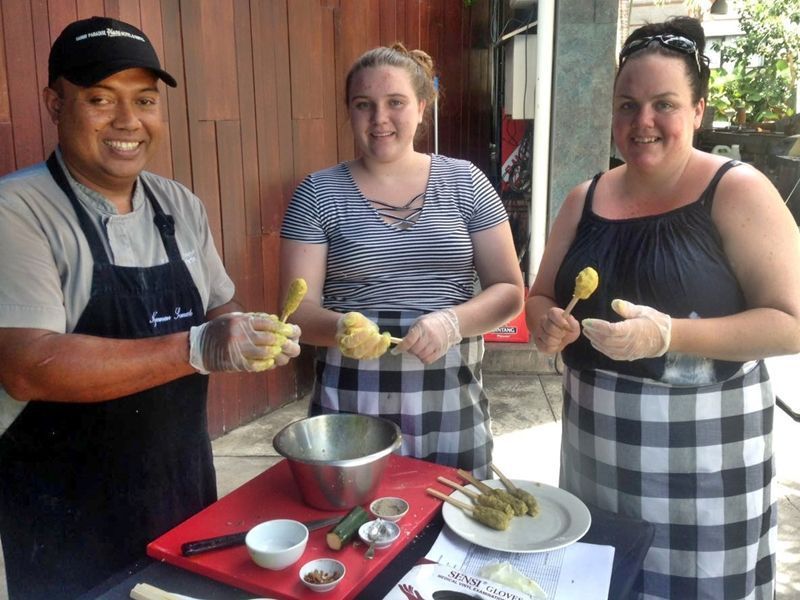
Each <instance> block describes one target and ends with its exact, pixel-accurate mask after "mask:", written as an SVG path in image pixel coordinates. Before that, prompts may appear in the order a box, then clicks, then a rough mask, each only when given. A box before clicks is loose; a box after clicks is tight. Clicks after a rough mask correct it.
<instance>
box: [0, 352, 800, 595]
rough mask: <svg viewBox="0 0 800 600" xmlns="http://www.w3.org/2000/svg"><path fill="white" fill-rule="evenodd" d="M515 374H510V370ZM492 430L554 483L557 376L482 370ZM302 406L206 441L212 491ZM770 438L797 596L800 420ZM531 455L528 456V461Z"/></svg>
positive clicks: (255, 467)
mask: <svg viewBox="0 0 800 600" xmlns="http://www.w3.org/2000/svg"><path fill="white" fill-rule="evenodd" d="M799 370H800V357H787V358H785V359H784V358H781V359H774V360H773V361H770V372H771V373H772V377H773V380H774V382H775V384H776V389H777V391H778V393H779V394H780V395H781V396H782V397H783V398H784V399H786V400H787V401H788V402H790V403H791V404H792V405H793V406H794V408H795V410H800V392H793V390H792V385H791V383H792V379H793V376H794V374H795V373H797V372H798V371H799ZM515 372H516V371H515ZM485 380H486V388H487V394H488V395H489V398H490V402H491V407H492V414H493V418H494V421H493V429H494V432H495V436H496V437H495V441H496V446H495V456H494V461H495V463H496V464H497V465H498V467H500V468H501V469H502V470H503V472H504V473H505V474H506V475H508V476H509V477H511V478H515V479H528V480H534V481H542V482H544V483H549V484H554V485H555V484H557V481H558V452H559V443H560V437H561V429H560V424H559V418H560V412H561V384H560V377H559V376H558V375H554V374H526V375H519V374H515V375H506V374H501V373H494V372H493V373H489V374H486V375H485ZM305 412H306V403H305V402H293V403H291V404H288V405H286V406H284V407H282V408H281V409H279V410H277V411H275V412H273V413H271V414H269V415H267V416H265V417H262V418H261V419H258V420H256V421H254V422H252V423H250V424H248V425H245V426H243V427H239V428H238V429H236V430H234V431H232V432H231V433H229V434H227V435H225V436H223V437H221V438H219V439H217V440H215V441H214V443H213V448H214V462H215V465H216V468H217V480H218V486H219V493H220V495H224V494H226V493H228V492H230V491H231V490H233V489H235V488H236V487H238V486H239V485H241V484H242V483H244V482H246V481H248V480H250V479H251V478H253V477H255V476H256V475H258V474H259V473H261V472H262V471H263V470H264V469H266V468H267V467H269V466H271V465H272V464H274V463H275V462H276V461H277V460H279V458H280V457H279V456H278V455H277V454H276V453H275V451H274V449H273V448H272V443H271V441H272V438H273V436H274V435H275V433H277V431H278V430H279V429H280V428H281V427H283V426H284V425H286V424H287V423H290V422H291V421H294V420H296V419H299V418H302V417H303V416H305ZM775 421H776V422H775V426H776V431H775V443H776V446H777V457H778V495H779V521H780V526H779V531H778V539H779V545H778V596H777V598H778V600H790V599H794V598H798V597H800V461H797V460H796V459H795V454H796V452H797V448H798V445H797V442H796V440H797V438H798V436H799V435H800V423H797V422H794V421H792V420H791V419H789V417H788V416H787V415H786V414H785V413H783V412H782V411H776V419H775ZM530 457H535V460H530ZM4 575H5V573H4V571H3V569H2V562H1V561H0V600H6V595H5V590H4V587H3V583H4V581H5V577H4Z"/></svg>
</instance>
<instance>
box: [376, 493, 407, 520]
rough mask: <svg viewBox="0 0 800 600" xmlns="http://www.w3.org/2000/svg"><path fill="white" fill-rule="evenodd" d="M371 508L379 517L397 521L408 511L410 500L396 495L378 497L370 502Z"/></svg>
mask: <svg viewBox="0 0 800 600" xmlns="http://www.w3.org/2000/svg"><path fill="white" fill-rule="evenodd" d="M369 510H370V512H371V513H372V514H373V515H375V516H376V517H378V518H379V519H383V520H384V521H392V522H394V523H397V522H398V521H399V520H400V519H402V518H403V517H404V516H405V515H406V513H407V512H408V502H406V501H405V500H403V499H402V498H395V497H386V498H378V499H377V500H373V501H372V502H371V503H370V505H369Z"/></svg>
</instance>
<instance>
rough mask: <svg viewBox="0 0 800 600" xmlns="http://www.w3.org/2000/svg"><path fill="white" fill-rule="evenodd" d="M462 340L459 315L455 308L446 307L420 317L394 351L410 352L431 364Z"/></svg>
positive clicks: (395, 352)
mask: <svg viewBox="0 0 800 600" xmlns="http://www.w3.org/2000/svg"><path fill="white" fill-rule="evenodd" d="M460 341H461V328H460V327H459V324H458V317H457V316H456V313H455V312H454V311H453V309H451V308H445V309H444V310H437V311H434V312H431V313H428V314H426V315H422V316H421V317H418V318H417V320H416V321H414V322H413V323H412V324H411V327H409V328H408V333H406V335H405V337H404V338H403V341H402V342H400V343H399V344H397V346H396V347H395V349H394V350H392V352H393V353H394V354H397V353H399V352H409V353H411V354H413V355H415V356H416V357H417V358H419V359H420V360H421V361H422V362H424V363H425V364H430V363H432V362H434V361H435V360H438V359H439V358H441V357H442V356H444V354H445V352H447V350H448V349H449V348H450V347H451V346H453V345H454V344H457V343H458V342H460Z"/></svg>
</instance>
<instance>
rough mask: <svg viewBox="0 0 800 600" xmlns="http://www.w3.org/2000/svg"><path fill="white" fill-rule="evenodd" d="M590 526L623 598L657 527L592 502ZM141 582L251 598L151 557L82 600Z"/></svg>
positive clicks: (433, 529) (115, 594)
mask: <svg viewBox="0 0 800 600" xmlns="http://www.w3.org/2000/svg"><path fill="white" fill-rule="evenodd" d="M589 511H590V512H591V514H592V525H591V527H590V528H589V531H588V532H587V533H586V535H585V536H584V537H583V538H582V539H581V541H582V542H585V543H589V544H603V545H608V546H614V549H615V551H614V566H613V570H612V573H611V587H610V590H609V596H608V597H609V598H613V599H614V600H624V599H625V598H628V597H629V596H630V595H631V591H632V590H633V589H634V588H635V586H636V585H637V579H638V578H639V574H640V572H641V568H642V563H643V562H644V557H645V554H646V553H647V550H648V549H649V548H650V544H651V543H652V541H653V535H654V533H655V529H654V527H653V525H651V524H650V523H648V522H646V521H641V520H638V519H630V518H627V517H621V516H619V515H616V514H613V513H610V512H607V511H604V510H601V509H599V508H596V507H593V506H589ZM443 526H444V521H443V520H442V517H441V513H439V514H438V515H437V516H436V517H434V519H433V520H432V521H430V523H428V525H426V527H425V528H424V529H423V530H422V531H421V532H420V533H419V534H418V535H417V536H416V538H415V539H414V540H412V541H411V542H410V543H409V545H408V546H407V547H406V548H404V549H403V551H402V552H400V554H398V555H397V557H396V558H395V559H394V560H393V561H392V562H391V564H390V565H389V567H388V568H386V569H384V570H383V571H381V572H380V574H379V575H378V576H377V577H375V579H373V580H372V581H371V582H370V583H369V584H368V585H367V587H365V588H364V590H363V591H362V592H361V593H360V594H359V595H358V598H359V599H363V600H379V599H380V598H383V597H384V596H385V595H386V594H387V593H388V591H389V589H390V588H391V587H392V586H393V585H394V584H395V583H396V582H397V581H399V579H400V578H401V577H402V576H403V575H404V574H405V573H406V572H408V571H409V570H410V569H411V567H412V566H413V565H414V564H416V563H417V562H418V561H419V560H420V559H421V558H422V557H424V556H425V554H426V553H427V552H428V550H429V549H430V547H431V546H432V545H433V542H434V541H435V540H436V537H437V536H438V535H439V532H440V531H441V529H442V527H443ZM137 583H149V584H151V585H154V586H156V587H160V588H162V589H165V590H167V591H170V592H175V593H179V594H184V595H187V596H193V597H196V598H204V599H208V600H211V599H213V600H247V599H249V598H252V597H253V595H252V594H248V593H246V592H243V591H241V590H237V589H235V588H232V587H230V586H227V585H223V584H221V583H218V582H216V581H214V580H212V579H208V578H206V577H202V576H200V575H196V574H194V573H191V572H189V571H185V570H183V569H179V568H177V567H174V566H172V565H169V564H166V563H161V562H158V561H155V560H152V559H150V558H147V557H142V559H141V560H139V561H137V562H136V563H135V564H133V565H131V566H130V567H129V568H127V569H124V570H123V571H122V572H120V573H118V574H117V575H116V576H114V577H112V578H111V579H109V580H108V581H106V582H105V583H103V584H102V585H100V586H98V587H97V588H95V589H94V590H92V591H91V592H90V593H88V594H86V595H84V596H82V597H81V599H80V600H127V599H129V598H130V591H131V589H132V588H133V587H134V586H135V585H136V584H137Z"/></svg>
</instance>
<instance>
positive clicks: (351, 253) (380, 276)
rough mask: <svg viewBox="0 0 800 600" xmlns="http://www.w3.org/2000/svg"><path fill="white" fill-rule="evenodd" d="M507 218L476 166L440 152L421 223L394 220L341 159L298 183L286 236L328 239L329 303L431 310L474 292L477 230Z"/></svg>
mask: <svg viewBox="0 0 800 600" xmlns="http://www.w3.org/2000/svg"><path fill="white" fill-rule="evenodd" d="M377 200H380V198H377ZM506 220H508V215H507V214H506V211H505V208H504V207H503V203H502V202H501V201H500V198H499V197H498V195H497V193H496V192H495V190H494V188H493V187H492V185H491V184H490V183H489V180H488V179H487V178H486V176H485V175H484V174H483V173H482V172H481V171H480V170H479V169H478V168H477V167H476V166H475V165H473V164H472V163H470V162H467V161H464V160H458V159H454V158H448V157H446V156H441V155H438V154H434V155H432V156H431V171H430V175H429V178H428V185H427V188H426V191H425V201H424V205H423V208H422V212H421V213H420V215H419V218H418V220H417V221H416V223H414V224H413V226H411V227H409V228H407V229H400V228H397V227H393V226H392V225H389V224H387V223H386V222H385V221H384V220H383V218H382V217H381V215H380V214H379V213H378V211H377V210H376V209H375V208H374V207H373V206H372V205H371V204H370V202H369V201H368V200H367V199H366V198H365V197H364V196H363V194H362V193H361V192H360V190H359V189H358V187H357V186H356V184H355V181H354V180H353V177H352V175H351V174H350V170H349V168H348V167H347V165H345V164H344V163H341V164H338V165H336V166H333V167H330V168H328V169H324V170H322V171H318V172H316V173H312V174H311V175H309V176H308V177H306V178H305V179H304V180H303V182H302V183H301V184H300V185H299V186H298V187H297V190H296V191H295V193H294V196H293V198H292V201H291V203H290V204H289V207H288V209H287V211H286V215H285V217H284V221H283V227H282V229H281V237H282V238H286V239H289V240H294V241H297V242H304V243H309V244H327V245H328V265H327V276H326V279H325V286H324V290H323V296H324V298H323V306H324V307H325V308H328V309H331V310H335V311H339V312H347V311H351V310H358V311H362V310H370V309H374V310H420V311H423V312H429V311H432V310H439V309H442V308H447V307H450V306H454V305H457V304H462V303H464V302H466V301H467V300H469V299H470V298H471V297H472V296H473V294H474V277H475V274H474V265H473V252H472V242H471V238H470V234H472V233H474V232H477V231H481V230H483V229H489V228H491V227H494V226H496V225H498V224H500V223H502V222H504V221H506Z"/></svg>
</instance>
